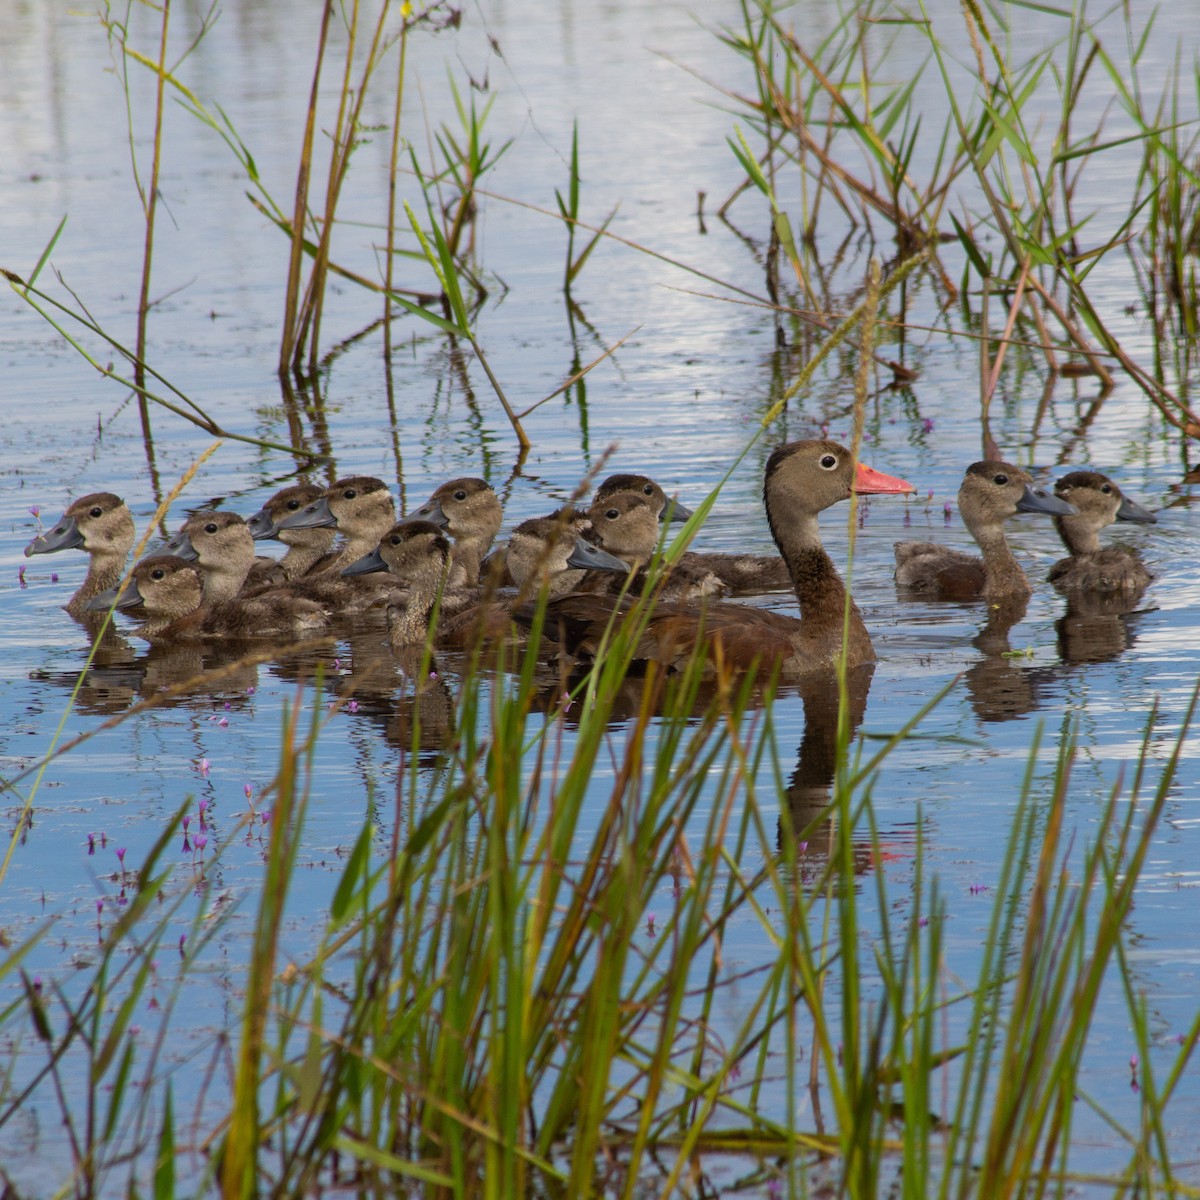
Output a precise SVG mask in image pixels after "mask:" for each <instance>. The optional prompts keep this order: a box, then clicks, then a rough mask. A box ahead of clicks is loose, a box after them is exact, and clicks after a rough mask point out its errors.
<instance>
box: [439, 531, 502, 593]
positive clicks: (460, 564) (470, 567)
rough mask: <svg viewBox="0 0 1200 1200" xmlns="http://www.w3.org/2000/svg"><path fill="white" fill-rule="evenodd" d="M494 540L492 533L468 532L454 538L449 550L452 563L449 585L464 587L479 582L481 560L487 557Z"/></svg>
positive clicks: (494, 536)
mask: <svg viewBox="0 0 1200 1200" xmlns="http://www.w3.org/2000/svg"><path fill="white" fill-rule="evenodd" d="M495 540H496V535H495V534H494V533H477V534H470V535H468V536H466V537H456V538H455V539H454V545H453V546H452V547H451V550H450V557H451V561H452V563H453V571H452V574H451V576H450V585H451V587H465V586H469V585H471V584H476V583H478V582H479V573H480V570H481V569H482V567H483V560H484V559H485V558H486V557H487V554H488V551H489V550H490V549H491V548H492V543H493V542H494V541H495Z"/></svg>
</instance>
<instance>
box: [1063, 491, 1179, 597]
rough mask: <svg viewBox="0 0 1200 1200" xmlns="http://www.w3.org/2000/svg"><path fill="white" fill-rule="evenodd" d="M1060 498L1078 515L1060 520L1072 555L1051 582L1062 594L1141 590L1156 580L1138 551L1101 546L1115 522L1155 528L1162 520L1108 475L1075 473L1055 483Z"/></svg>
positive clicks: (1067, 546) (1064, 542) (1064, 541)
mask: <svg viewBox="0 0 1200 1200" xmlns="http://www.w3.org/2000/svg"><path fill="white" fill-rule="evenodd" d="M1054 494H1055V495H1056V496H1057V497H1058V498H1059V499H1060V500H1063V501H1065V502H1066V503H1068V504H1070V505H1071V506H1072V508H1074V509H1075V515H1074V516H1060V517H1055V518H1054V525H1055V528H1056V529H1057V530H1058V534H1059V537H1061V538H1062V540H1063V545H1064V546H1066V548H1067V551H1068V553H1069V557H1067V558H1060V559H1059V560H1058V562H1056V563H1055V564H1054V566H1052V567H1051V568H1050V573H1049V574H1048V575H1047V576H1046V578H1047V579H1048V580H1049V581H1050V582H1051V583H1052V584H1053V585H1054V586H1055V587H1056V588H1057V589H1058V590H1059V591H1060V592H1079V591H1081V592H1093V593H1106V592H1138V593H1140V592H1141V591H1143V590H1144V589H1145V587H1146V585H1147V584H1148V583H1149V582H1150V580H1151V579H1153V578H1154V576H1153V575H1152V574H1151V573H1150V571H1149V570H1147V568H1146V565H1145V563H1143V562H1142V560H1141V558H1140V557H1139V556H1138V554H1137V552H1136V551H1133V550H1126V549H1125V548H1124V547H1121V546H1107V547H1106V546H1101V544H1100V537H1099V534H1100V530H1102V529H1103V528H1104V527H1105V526H1106V525H1111V524H1112V523H1113V522H1114V521H1131V522H1135V523H1137V524H1141V525H1153V524H1155V523H1156V522H1157V520H1158V518H1157V517H1156V516H1155V515H1154V514H1153V513H1152V512H1150V510H1149V509H1146V508H1143V507H1142V506H1141V505H1140V504H1135V503H1134V502H1133V501H1132V500H1130V499H1129V497H1128V496H1125V495H1123V494H1122V492H1121V489H1120V488H1119V487H1118V486H1117V485H1116V484H1115V483H1113V481H1112V480H1111V479H1109V477H1108V476H1107V475H1102V474H1101V473H1100V472H1099V471H1072V472H1071V473H1070V474H1069V475H1064V476H1063V477H1062V478H1061V479H1060V480H1059V481H1058V482H1057V483H1056V484H1055V485H1054Z"/></svg>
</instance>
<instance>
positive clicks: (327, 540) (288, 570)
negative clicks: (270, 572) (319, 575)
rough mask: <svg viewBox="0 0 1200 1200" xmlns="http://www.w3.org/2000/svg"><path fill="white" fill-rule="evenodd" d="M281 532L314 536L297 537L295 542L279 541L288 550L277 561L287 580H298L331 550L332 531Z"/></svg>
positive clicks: (301, 530)
mask: <svg viewBox="0 0 1200 1200" xmlns="http://www.w3.org/2000/svg"><path fill="white" fill-rule="evenodd" d="M283 532H284V533H285V534H287V533H293V532H294V533H296V534H308V535H314V536H308V537H298V538H297V539H296V540H295V541H291V540H290V539H288V538H286V537H281V538H280V539H279V540H280V541H281V542H283V543H284V545H285V546H287V548H288V549H287V553H286V554H285V555H284V556H283V557H282V558H281V559H280V560H279V565H280V566H281V567H282V568H283V573H284V575H286V576H287V578H288V579H298V578H299V577H300V576H301V575H303V574H305V573H306V572H307V571H308V570H310V569H311V568H312V567H313V566H314V565H315V564H316V563H318V562H320V560H321V559H322V558H324V557H325V555H326V554H328V553H329V551H330V550H331V549H332V548H333V540H334V532H333V530H332V529H297V530H294V531H293V530H284V531H283Z"/></svg>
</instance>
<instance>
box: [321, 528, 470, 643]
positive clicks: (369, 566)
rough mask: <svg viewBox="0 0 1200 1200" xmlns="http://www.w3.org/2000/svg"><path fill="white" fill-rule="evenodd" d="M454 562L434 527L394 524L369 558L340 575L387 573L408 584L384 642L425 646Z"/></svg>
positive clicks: (391, 611) (392, 609) (392, 613)
mask: <svg viewBox="0 0 1200 1200" xmlns="http://www.w3.org/2000/svg"><path fill="white" fill-rule="evenodd" d="M452 561H453V551H452V549H451V546H450V542H449V539H447V538H446V536H445V535H444V534H443V533H442V531H441V529H440V528H439V527H438V526H437V525H435V524H434V523H433V522H432V521H415V520H405V521H400V522H399V523H398V524H396V525H393V526H392V528H391V529H390V530H388V532H387V533H386V534H384V536H383V538H382V539H381V540H380V543H379V545H378V546H377V547H376V548H375V549H374V550H372V551H371V553H370V554H366V555H364V556H363V557H362V558H360V559H359V560H358V561H357V562H355V563H351V565H350V566H348V567H343V568H342V574H343V575H348V576H356V575H369V574H372V573H374V572H377V571H387V572H389V573H390V574H392V575H395V576H397V577H398V578H400V579H402V580H403V581H404V582H405V583H406V584H407V585H408V591H407V596H406V598H405V599H404V601H403V602H402V603H399V604H395V605H392V606H391V607H390V608H389V609H388V640H389V641H390V642H391V644H392V646H393V647H394V648H396V649H399V648H400V647H402V646H420V645H423V644H424V642H425V640H426V638H427V637H428V636H429V615H430V613H431V611H432V610H433V606H434V604H435V602H436V601H437V599H438V596H439V595H442V596H443V597H444V596H446V593H447V585H448V580H449V578H450V575H451V573H452ZM477 591H478V589H472V592H477Z"/></svg>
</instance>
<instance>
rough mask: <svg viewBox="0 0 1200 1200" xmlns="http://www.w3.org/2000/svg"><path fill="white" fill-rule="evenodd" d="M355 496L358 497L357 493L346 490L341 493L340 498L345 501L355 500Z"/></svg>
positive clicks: (352, 490) (349, 489)
mask: <svg viewBox="0 0 1200 1200" xmlns="http://www.w3.org/2000/svg"><path fill="white" fill-rule="evenodd" d="M357 495H358V492H357V491H356V490H355V489H354V488H347V489H346V490H345V491H344V492H343V493H342V497H343V498H344V499H346V500H353V499H354V498H355V496H357Z"/></svg>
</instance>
